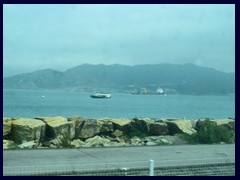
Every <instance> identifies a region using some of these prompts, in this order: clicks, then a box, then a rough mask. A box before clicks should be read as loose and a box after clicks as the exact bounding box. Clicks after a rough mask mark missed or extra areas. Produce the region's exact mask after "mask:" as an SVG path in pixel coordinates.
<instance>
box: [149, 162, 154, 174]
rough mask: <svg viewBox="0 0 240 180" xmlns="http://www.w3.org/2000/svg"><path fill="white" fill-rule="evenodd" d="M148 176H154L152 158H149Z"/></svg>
mask: <svg viewBox="0 0 240 180" xmlns="http://www.w3.org/2000/svg"><path fill="white" fill-rule="evenodd" d="M149 176H154V160H152V159H150V160H149Z"/></svg>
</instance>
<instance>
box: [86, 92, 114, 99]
mask: <svg viewBox="0 0 240 180" xmlns="http://www.w3.org/2000/svg"><path fill="white" fill-rule="evenodd" d="M90 97H91V98H111V97H112V95H111V94H109V93H99V92H95V93H94V94H92V95H90Z"/></svg>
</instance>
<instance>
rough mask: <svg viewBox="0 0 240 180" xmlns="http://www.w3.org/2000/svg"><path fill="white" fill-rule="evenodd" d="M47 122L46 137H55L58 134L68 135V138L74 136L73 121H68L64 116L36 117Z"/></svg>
mask: <svg viewBox="0 0 240 180" xmlns="http://www.w3.org/2000/svg"><path fill="white" fill-rule="evenodd" d="M36 119H39V120H42V121H43V122H45V123H46V124H47V126H46V136H47V137H48V138H56V137H57V136H58V135H64V136H68V137H69V139H73V138H74V137H75V122H74V121H68V120H67V119H66V118H64V117H61V116H59V117H38V118H36Z"/></svg>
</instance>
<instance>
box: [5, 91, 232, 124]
mask: <svg viewBox="0 0 240 180" xmlns="http://www.w3.org/2000/svg"><path fill="white" fill-rule="evenodd" d="M111 94H112V98H111V99H93V98H91V97H90V95H91V93H87V92H70V91H60V90H59V91H58V90H16V89H4V90H3V116H4V117H29V118H33V117H46V116H63V117H70V116H74V115H79V116H81V117H83V118H94V119H95V118H107V117H108V118H142V117H144V118H185V119H189V120H191V119H198V118H217V119H223V118H229V117H231V118H235V96H234V95H226V96H193V95H166V96H161V95H132V94H127V93H111Z"/></svg>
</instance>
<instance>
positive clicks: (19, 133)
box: [11, 118, 46, 143]
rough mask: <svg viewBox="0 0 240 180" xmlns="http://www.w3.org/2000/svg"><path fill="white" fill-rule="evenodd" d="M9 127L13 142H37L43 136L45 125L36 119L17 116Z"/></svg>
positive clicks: (42, 138)
mask: <svg viewBox="0 0 240 180" xmlns="http://www.w3.org/2000/svg"><path fill="white" fill-rule="evenodd" d="M11 129H12V130H11V135H12V139H13V141H14V142H16V143H22V142H24V141H35V142H36V143H39V142H41V141H42V140H44V138H45V131H46V125H45V123H44V122H42V121H38V120H36V119H31V118H19V119H16V120H14V121H13V122H12V127H11Z"/></svg>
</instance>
